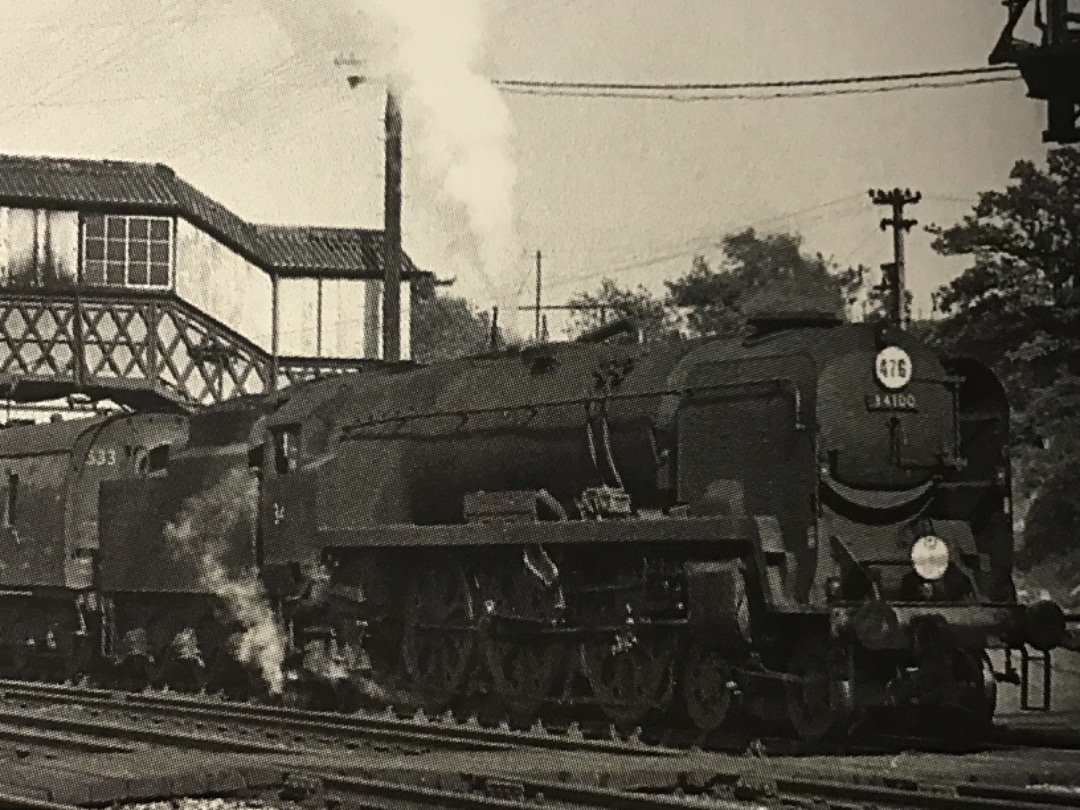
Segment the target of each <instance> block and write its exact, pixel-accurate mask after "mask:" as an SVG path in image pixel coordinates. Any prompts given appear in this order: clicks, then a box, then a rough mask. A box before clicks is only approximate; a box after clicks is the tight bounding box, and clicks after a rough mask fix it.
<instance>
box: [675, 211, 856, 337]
mask: <svg viewBox="0 0 1080 810" xmlns="http://www.w3.org/2000/svg"><path fill="white" fill-rule="evenodd" d="M722 246H723V251H724V259H725V262H724V265H723V267H722V268H721V269H719V270H714V269H713V268H712V267H711V266H710V265H709V263H708V262H707V261H706V259H705V258H704V257H702V256H698V257H696V258H695V259H694V265H693V269H691V271H690V272H689V273H687V274H686V275H685V276H682V277H681V278H678V279H675V280H674V281H669V282H667V287H668V292H669V301H670V303H671V304H672V305H673V306H676V307H679V308H682V309H683V310H684V311H685V313H686V324H687V326H688V328H689V330H690V332H691V333H693V334H698V335H706V334H729V333H732V332H735V331H737V330H738V329H740V328H741V327H742V324H743V323H744V322H745V321H746V319H747V317H749V316H752V315H754V314H757V313H760V312H764V311H768V310H788V311H790V310H819V311H824V312H831V313H833V314H835V315H837V316H839V317H846V316H847V314H848V311H849V309H850V307H851V306H852V305H853V304H854V303H855V300H856V298H857V296H858V293H859V291H860V290H861V289H862V288H863V286H864V285H865V283H866V279H867V277H868V274H867V270H866V268H864V267H849V268H841V267H839V266H838V265H837V264H836V262H834V261H832V260H829V259H826V258H825V257H824V256H823V255H821V254H820V253H819V254H816V255H813V256H811V255H808V254H807V253H805V252H804V250H803V240H802V237H801V236H798V235H797V234H787V233H780V234H767V235H764V236H761V235H759V234H758V233H757V232H755V231H754V229H753V228H749V229H747V230H744V231H740V232H739V233H735V234H731V235H730V236H727V237H725V238H724V240H723V243H722Z"/></svg>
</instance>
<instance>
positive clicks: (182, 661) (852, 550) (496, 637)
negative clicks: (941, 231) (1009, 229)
mask: <svg viewBox="0 0 1080 810" xmlns="http://www.w3.org/2000/svg"><path fill="white" fill-rule="evenodd" d="M140 418H144V417H123V418H122V420H123V419H127V420H129V421H130V420H138V419H140ZM145 418H147V419H160V418H162V417H145ZM122 420H121V421H122ZM53 428H54V426H46V427H42V428H40V430H41V431H42V435H43V436H44V435H45V433H46V432H47V431H48V430H50V429H53ZM20 430H22V431H24V432H25V431H29V430H33V429H31V428H23V429H20ZM1008 431H1009V411H1008V405H1007V402H1006V398H1005V394H1004V391H1003V389H1002V387H1001V385H1000V383H999V382H998V380H997V379H996V378H995V376H994V375H993V374H992V373H991V372H990V371H989V370H988V369H987V368H986V367H984V366H982V365H981V364H979V363H977V362H974V361H970V360H951V359H945V358H942V357H940V356H938V354H937V353H936V352H935V351H934V350H932V349H931V348H930V347H928V346H927V345H925V344H923V343H921V342H920V341H919V340H917V339H916V338H914V337H913V336H912V335H910V334H908V333H905V332H902V331H898V330H896V329H895V328H894V327H892V326H890V325H888V324H886V323H860V324H845V323H841V322H840V321H838V320H837V319H835V318H832V317H830V316H824V315H820V314H815V313H801V314H799V313H796V314H788V315H782V316H762V317H759V318H756V319H754V320H752V321H751V324H750V329H749V330H748V331H747V333H746V334H745V335H744V336H740V337H727V338H709V339H701V340H693V341H676V342H670V343H657V344H641V343H617V342H609V343H604V342H600V341H595V342H590V341H585V342H578V343H573V344H548V345H539V346H532V347H528V348H524V349H520V350H511V351H506V352H500V353H494V354H491V355H487V356H481V357H474V358H469V359H464V360H459V361H454V362H448V363H443V364H439V365H435V366H431V367H419V366H413V365H407V364H401V365H386V366H381V367H376V368H373V369H371V370H370V371H366V372H364V373H360V374H355V375H347V376H343V377H336V378H331V379H324V380H321V381H316V382H313V383H308V384H305V385H301V386H297V387H294V388H291V389H288V390H286V391H284V392H280V393H278V394H276V395H273V396H269V397H266V398H261V399H249V400H243V401H239V402H235V403H230V404H228V405H225V406H221V407H218V408H214V409H210V410H208V411H206V412H203V413H199V414H196V415H194V416H192V417H190V419H189V424H188V430H187V432H186V434H183V435H182V432H180V431H178V432H177V433H176V434H175V435H174V436H173V437H172V439H173V441H172V442H171V444H172V445H173V446H172V448H171V453H170V454H169V457H168V458H167V459H166V460H165V462H164V470H163V471H162V472H155V473H152V474H146V472H147V471H140V470H139V469H138V468H137V467H136V466H131V465H127V466H124V467H123V477H119V478H118V480H113V481H107V482H104V483H102V485H101V487H100V507H99V512H100V516H99V522H98V525H99V532H98V534H99V537H98V545H99V546H100V547H99V548H98V549H97V550H96V552H95V553H94V554H95V557H96V565H97V567H98V572H97V575H96V577H95V578H94V579H93V581H92V582H90V583H87V582H85V581H83V580H80V581H79V582H78V583H75V581H74V580H71V581H65V582H60V581H59V580H58V581H57V582H56V583H54V582H53V581H52V580H50V581H49V583H48V585H49V587H54V586H57V587H60V588H64V587H67V588H68V589H71V590H73V591H77V599H78V600H79V604H80V605H82V606H85V605H91V604H92V605H97V606H100V616H99V617H98V618H97V620H96V621H90V622H84V623H83V625H85V627H91V628H99V629H98V630H96V631H93V630H91V631H89V632H90V635H91V636H93V637H94V643H93V644H90V645H83V646H84V647H85V646H90V647H93V648H94V649H95V650H97V651H99V654H100V655H99V657H100V659H101V660H100V661H99V662H98V665H102V664H108V665H109V666H110V667H111V669H110V671H111V672H124V673H127V674H128V676H130V675H131V673H133V672H135V673H142V674H143V676H144V677H145V678H147V679H149V680H151V681H152V680H155V679H156V680H159V681H166V682H173V683H174V684H186V685H188V686H192V685H193V686H195V687H198V686H202V685H206V683H207V682H208V681H213V680H214V679H215V678H222V677H224V676H223V675H222V673H225V672H230V673H232V675H233V676H235V675H236V672H237V671H239V670H242V671H244V672H246V673H247V674H248V675H249V676H250V675H252V673H254V674H256V675H259V676H261V678H262V679H263V680H264V681H266V682H267V683H268V684H269V686H270V687H271V689H273V690H279V689H282V688H285V689H287V690H290V691H294V692H299V691H300V690H302V689H305V688H310V689H313V690H314V689H318V688H326V687H334V689H335V691H334V692H332V694H334V695H338V696H345V695H348V694H349V693H350V690H349V687H350V686H351V687H354V688H355V689H360V690H361V691H363V692H365V693H366V694H368V695H372V694H378V695H379V696H380V698H381V699H382V700H385V701H386V702H389V703H404V704H408V705H410V706H413V707H419V708H423V709H424V710H425V711H426V712H428V713H440V712H443V711H445V710H447V709H456V708H459V707H462V706H466V705H483V706H487V707H489V710H493V711H496V712H497V713H498V715H499V716H500V717H503V718H505V719H507V720H508V721H509V722H510V723H511V724H512V725H515V726H529V725H531V724H532V723H533V722H534V721H536V720H537V719H538V718H548V717H555V718H570V719H582V718H589V717H597V716H601V717H603V718H605V719H606V720H607V721H609V722H611V723H612V724H614V725H615V726H616V728H619V729H621V730H624V731H625V730H629V729H632V728H633V727H635V726H638V725H649V724H658V725H686V726H692V727H694V728H696V729H697V730H699V731H700V732H705V733H708V732H713V731H716V730H719V729H722V728H724V727H726V726H729V725H731V724H732V723H737V722H741V721H737V720H736V718H739V717H742V718H750V719H751V720H753V719H759V720H765V721H767V722H775V721H777V720H783V721H787V722H788V723H789V724H790V725H791V726H792V727H793V728H794V730H795V732H796V733H797V734H798V735H799V736H801V737H803V738H804V739H808V740H818V739H822V738H824V737H826V736H828V735H831V734H834V733H838V732H842V731H843V730H845V729H846V728H848V727H850V725H851V723H852V722H853V721H854V720H856V719H857V718H858V717H860V716H862V715H863V714H864V713H865V712H866V711H867V710H871V709H876V708H878V707H888V706H912V705H918V706H930V707H935V708H936V707H952V708H959V709H961V710H963V711H965V712H967V713H968V714H969V716H973V717H974V718H976V719H978V720H980V721H982V722H988V721H989V718H990V717H991V716H992V714H993V711H994V703H995V698H996V683H997V681H998V680H1009V679H1012V678H1013V677H1014V676H1015V673H1013V672H1011V670H1010V671H1007V672H1005V673H994V672H993V671H992V669H991V667H990V664H989V659H988V657H987V654H986V651H987V650H988V649H990V648H994V647H1004V648H1010V649H1011V648H1018V647H1022V646H1023V645H1025V644H1027V645H1030V646H1031V647H1034V648H1035V649H1038V650H1043V651H1046V650H1050V649H1052V648H1054V647H1056V646H1057V645H1058V644H1059V643H1060V641H1061V639H1062V635H1063V632H1064V618H1063V616H1062V612H1061V610H1060V608H1058V607H1057V606H1056V605H1054V604H1053V603H1049V602H1043V603H1039V604H1036V605H1031V606H1023V605H1019V604H1017V601H1016V594H1015V590H1014V587H1013V582H1012V576H1011V572H1012V551H1013V537H1012V524H1011V517H1010V512H1011V504H1010V480H1009V459H1008V438H1009V432H1008ZM8 433H9V434H10V435H11V436H14V435H15V431H14V430H12V431H9V432H8ZM25 435H26V436H27V437H29V436H30V435H31V434H30V433H25ZM7 438H9V437H7V436H5V435H4V434H0V464H10V463H11V462H9V460H8V459H9V458H10V457H13V456H12V455H11V454H10V453H9V452H8V451H6V450H5V449H4V448H5V446H6V445H5V444H4V442H5V441H6V440H7ZM27 440H28V439H27ZM111 447H112V445H109V448H111ZM109 448H105V452H108V449H109ZM9 476H10V474H9ZM108 477H110V478H117V477H116V476H108ZM64 497H69V496H65V495H64V494H62V493H58V495H57V503H58V504H59V503H61V502H62V501H63V500H64ZM20 531H21V532H22V533H23V535H25V536H26V537H27V538H28V539H29V538H30V536H32V534H33V531H34V530H33V529H32V528H29V527H28V528H27V529H25V530H23V529H20ZM7 537H8V535H6V534H5V535H4V539H5V545H4V547H3V548H4V551H3V555H2V556H0V559H3V560H5V561H6V560H7V559H8V558H9V557H8V555H9V553H14V552H12V551H11V545H10V543H8V542H7ZM89 547H90V544H86V543H83V544H79V543H75V544H74V545H71V544H69V547H68V551H69V552H73V551H76V550H82V549H86V548H89ZM5 570H6V569H5ZM16 580H18V577H17V576H16V577H14V579H13V578H12V577H11V576H7V577H6V579H5V580H4V582H5V585H6V586H7V587H16V586H17V587H24V588H25V589H26V590H27V591H28V592H33V593H34V594H35V595H36V594H38V591H37V590H36V589H37V588H38V587H39V585H38V583H37V581H34V582H30V581H26V582H21V583H19V582H17V581H16ZM91 597H93V598H92V599H91ZM4 598H5V599H6V600H7V601H6V602H4V603H3V604H13V603H12V602H11V600H12V599H15V598H16V597H10V598H9V597H4ZM72 599H73V601H72V604H74V599H75V595H73V596H72ZM35 604H38V605H41V606H42V607H41V608H40V609H41V610H45V609H46V608H45V607H44V605H45V603H44V602H40V601H39V602H36V603H35ZM35 609H38V608H35ZM80 609H83V608H80ZM50 621H51V619H47V618H46V619H40V620H39V621H38V623H37V624H36V625H35V626H34V627H35V628H36V631H35V632H37V633H38V635H40V634H41V633H42V632H43V631H44V629H45V627H46V625H49V622H50ZM267 624H269V625H271V626H269V627H267V626H266V625H267ZM49 628H50V629H49V632H54V631H53V630H52V627H51V625H49ZM83 632H87V631H85V628H84V629H83ZM95 632H96V635H95ZM20 638H21V637H18V638H15V637H13V638H12V639H5V643H6V644H7V646H8V648H9V649H13V648H14V647H18V646H19V644H20V640H19V639H20ZM33 640H34V642H35V643H36V644H38V645H40V644H41V643H43V639H41V638H35V639H33ZM237 659H240V662H239V663H238V662H237ZM80 661H85V656H84V658H83V659H80ZM240 664H243V666H240ZM238 667H239V670H238ZM70 668H71V667H70V665H69V666H68V669H70ZM342 699H344V697H343V698H342ZM490 707H494V709H490Z"/></svg>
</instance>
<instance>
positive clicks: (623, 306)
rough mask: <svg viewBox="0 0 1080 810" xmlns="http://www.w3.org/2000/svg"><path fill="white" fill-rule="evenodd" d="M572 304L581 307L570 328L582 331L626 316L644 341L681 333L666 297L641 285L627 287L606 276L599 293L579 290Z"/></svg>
mask: <svg viewBox="0 0 1080 810" xmlns="http://www.w3.org/2000/svg"><path fill="white" fill-rule="evenodd" d="M569 303H570V305H571V306H574V307H579V309H577V310H575V312H574V316H573V318H572V319H571V327H572V328H573V329H574V330H577V331H580V332H584V331H587V330H589V329H594V328H596V327H598V326H600V325H601V324H603V323H605V322H606V323H610V322H611V321H613V320H616V319H618V318H627V319H629V320H632V321H634V323H635V324H636V325H637V327H638V329H639V330H640V331H641V333H642V336H643V337H644V339H645V340H649V341H653V340H665V339H671V338H676V337H678V335H679V325H678V316H677V314H676V313H675V312H673V311H672V309H671V308H670V307H669V306H668V305H667V304H666V303H665V301H664V300H663V299H661V298H657V297H656V296H654V295H653V294H652V293H650V292H649V291H648V290H647V289H645V288H644V287H642V286H638V287H637V289H629V288H624V287H620V286H619V285H618V284H616V283H615V282H614V281H612V280H611V279H609V278H605V279H604V280H603V281H602V282H601V283H600V287H599V289H598V290H597V291H596V292H593V293H580V294H578V295H576V296H574V297H573V298H571V299H570V302H569Z"/></svg>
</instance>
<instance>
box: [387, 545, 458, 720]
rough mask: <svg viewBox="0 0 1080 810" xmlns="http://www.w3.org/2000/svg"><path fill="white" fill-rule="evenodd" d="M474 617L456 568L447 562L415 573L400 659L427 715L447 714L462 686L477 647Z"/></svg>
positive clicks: (408, 603) (408, 602)
mask: <svg viewBox="0 0 1080 810" xmlns="http://www.w3.org/2000/svg"><path fill="white" fill-rule="evenodd" d="M475 618H476V613H475V610H474V606H473V599H472V594H471V593H470V591H469V585H468V582H467V581H466V579H465V574H464V572H463V571H462V570H461V569H460V568H459V567H457V566H455V565H450V564H447V565H443V566H439V567H432V568H426V569H424V570H422V571H421V573H420V574H418V575H417V577H416V579H415V580H414V581H413V585H412V588H411V590H410V593H409V597H408V601H407V603H406V613H405V633H404V638H403V639H402V646H401V655H402V660H403V662H404V664H405V671H406V672H407V673H408V675H409V677H410V678H411V679H412V682H413V685H414V686H415V687H416V689H417V691H418V692H419V693H420V694H419V696H418V697H419V702H420V708H422V709H423V710H424V711H425V712H426V713H427V714H441V713H442V712H444V711H446V709H447V707H448V706H449V705H450V702H451V701H452V700H453V698H454V695H455V693H456V692H457V691H458V689H460V688H461V686H462V684H463V683H464V682H465V679H466V677H467V676H468V674H469V670H470V667H471V664H472V660H473V653H474V650H475V647H476V635H475V628H474V622H475Z"/></svg>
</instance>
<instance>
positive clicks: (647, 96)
mask: <svg viewBox="0 0 1080 810" xmlns="http://www.w3.org/2000/svg"><path fill="white" fill-rule="evenodd" d="M1019 79H1020V75H1019V74H1017V75H1014V76H1013V75H1010V76H987V77H982V78H972V79H965V80H963V81H918V82H906V83H896V84H881V85H876V86H872V87H865V86H859V87H837V88H831V89H820V90H794V91H792V92H771V93H730V92H711V91H710V92H707V93H705V92H697V93H696V94H694V95H688V94H685V93H679V92H673V91H668V92H663V93H660V92H654V91H633V90H584V89H574V88H570V87H550V88H549V87H529V86H503V85H497V86H498V87H499V88H500V89H501V90H503V91H504V92H507V93H511V94H515V95H523V96H541V97H545V98H579V99H629V100H635V101H675V102H705V101H775V100H779V99H805V98H831V97H836V96H854V95H876V94H880V93H894V92H899V91H902V90H921V89H926V90H947V89H954V88H957V87H975V86H978V85H987V84H1002V83H1005V82H1015V81H1018V80H1019Z"/></svg>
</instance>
